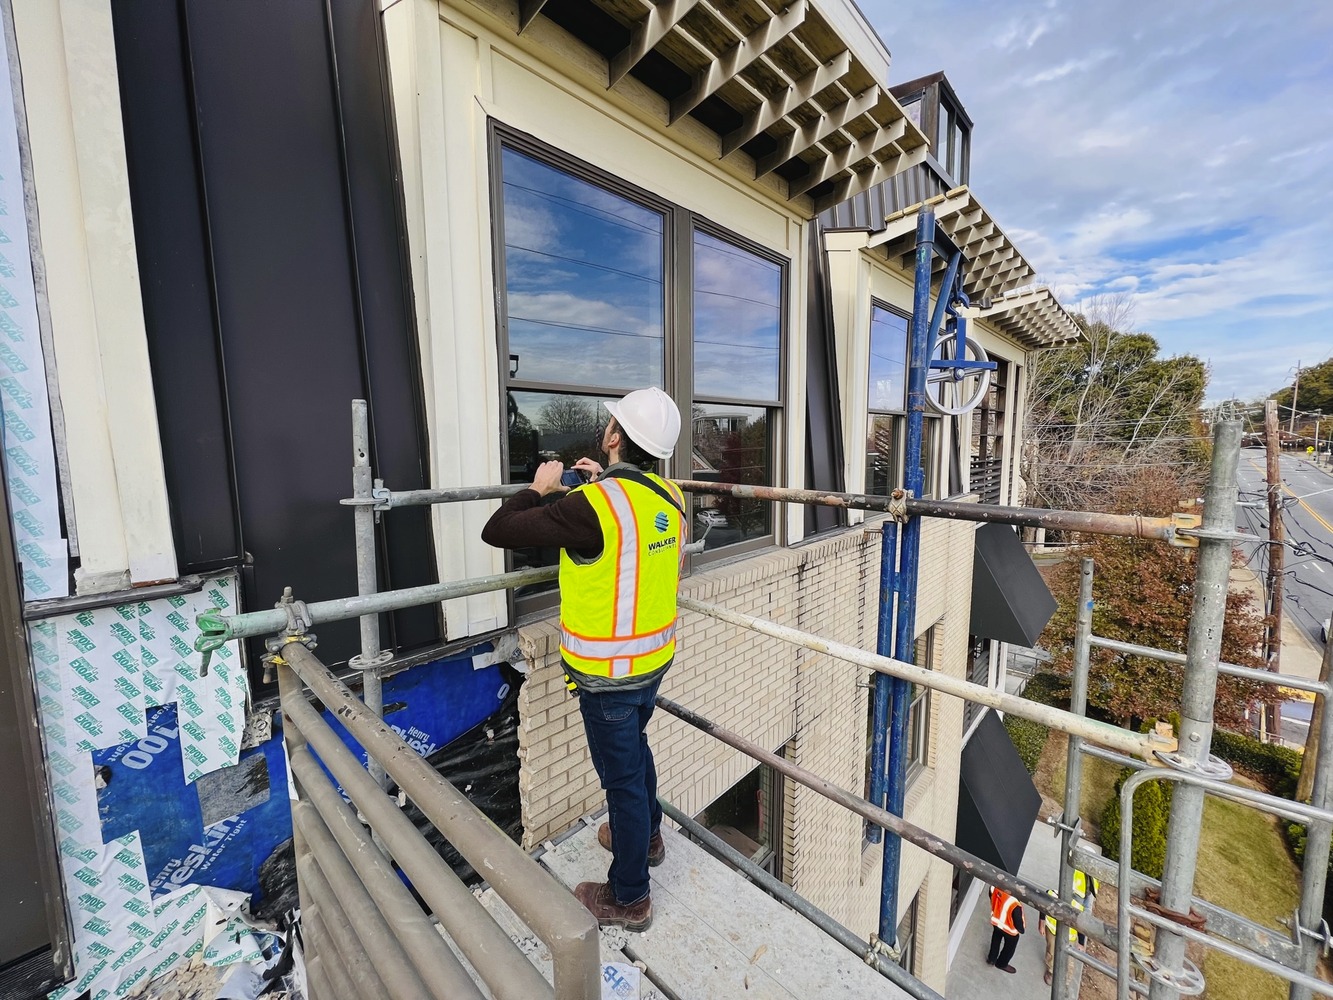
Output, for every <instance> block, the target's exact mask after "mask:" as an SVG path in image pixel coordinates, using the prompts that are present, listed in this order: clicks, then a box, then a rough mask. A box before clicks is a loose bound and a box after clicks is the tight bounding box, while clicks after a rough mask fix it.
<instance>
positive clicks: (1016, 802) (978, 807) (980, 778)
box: [955, 712, 1041, 875]
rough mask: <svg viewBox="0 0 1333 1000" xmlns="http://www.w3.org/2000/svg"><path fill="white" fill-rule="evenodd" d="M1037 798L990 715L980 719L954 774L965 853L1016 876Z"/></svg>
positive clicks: (960, 839)
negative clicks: (956, 775)
mask: <svg viewBox="0 0 1333 1000" xmlns="http://www.w3.org/2000/svg"><path fill="white" fill-rule="evenodd" d="M1040 808H1041V794H1040V793H1039V792H1038V791H1037V789H1036V786H1035V785H1033V784H1032V778H1031V777H1030V776H1029V775H1028V772H1027V768H1025V767H1024V766H1023V759H1022V758H1021V757H1019V756H1018V751H1017V750H1015V749H1014V743H1013V741H1012V740H1011V739H1010V738H1009V734H1008V733H1007V732H1006V731H1005V728H1004V723H1002V722H1001V721H1000V717H999V715H998V714H997V713H995V712H987V713H986V714H985V715H983V716H982V717H981V722H980V723H978V725H977V730H976V732H974V733H973V734H972V738H971V739H970V740H968V742H967V746H965V747H963V759H962V762H961V765H960V768H959V772H958V833H957V837H956V838H955V839H956V843H957V844H958V846H959V847H961V848H963V850H965V851H970V852H971V853H973V854H975V855H976V856H977V857H979V858H982V859H984V860H986V861H989V862H990V863H991V864H993V865H996V866H998V867H1000V868H1003V869H1004V870H1005V871H1007V872H1009V874H1011V875H1017V874H1018V869H1019V866H1020V865H1021V864H1022V863H1023V854H1024V852H1025V851H1026V850H1027V846H1028V837H1030V836H1031V834H1032V824H1033V823H1034V822H1035V821H1036V819H1037V812H1038V810H1039V809H1040Z"/></svg>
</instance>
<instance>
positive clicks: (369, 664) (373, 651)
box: [352, 399, 388, 788]
mask: <svg viewBox="0 0 1333 1000" xmlns="http://www.w3.org/2000/svg"><path fill="white" fill-rule="evenodd" d="M374 485H375V480H374V472H373V470H372V469H371V467H370V414H369V412H368V410H367V408H366V401H365V400H364V399H354V400H352V496H353V497H355V498H356V499H357V500H363V501H370V500H371V499H372V498H373V489H374ZM352 512H353V513H352V516H353V518H354V519H355V521H354V523H355V529H356V592H357V596H359V597H365V596H366V595H368V594H373V593H375V592H376V591H377V590H378V589H379V573H378V570H377V568H376V560H375V511H374V508H373V507H372V506H371V505H370V503H369V502H365V503H360V504H357V505H356V506H355V507H353V508H352ZM360 623H361V655H360V656H359V657H353V660H352V665H353V666H359V667H360V668H361V698H362V700H363V701H364V702H365V703H366V708H368V709H370V710H371V711H372V712H374V713H375V715H376V716H379V717H383V715H384V689H383V686H382V684H381V682H380V675H379V667H380V661H381V656H380V652H381V650H380V616H379V614H378V613H372V614H368V615H362V616H361V618H360ZM366 767H367V768H368V769H369V771H370V775H371V777H372V778H374V779H375V782H376V784H378V785H379V786H380V787H381V788H385V787H387V781H388V779H387V778H386V777H385V774H384V767H383V765H381V764H380V763H379V761H377V760H375V758H374V757H373V756H369V757H367V760H366Z"/></svg>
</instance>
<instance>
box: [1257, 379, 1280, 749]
mask: <svg viewBox="0 0 1333 1000" xmlns="http://www.w3.org/2000/svg"><path fill="white" fill-rule="evenodd" d="M1279 433H1280V432H1279V430H1278V422H1277V400H1275V399H1270V400H1267V401H1266V402H1265V403H1264V442H1265V446H1266V451H1267V454H1268V463H1267V467H1268V474H1267V477H1266V478H1267V480H1268V588H1267V589H1268V615H1267V617H1268V622H1269V624H1268V628H1267V630H1266V633H1265V641H1264V662H1265V663H1266V664H1267V666H1268V669H1269V670H1273V671H1276V670H1278V668H1279V666H1280V664H1281V662H1282V564H1283V558H1282V556H1283V546H1282V543H1283V535H1284V532H1283V527H1282V464H1281V450H1280V448H1279V445H1278V434H1279ZM1281 728H1282V716H1281V709H1280V708H1279V707H1278V702H1277V701H1276V700H1275V701H1273V702H1270V703H1269V704H1268V705H1266V706H1265V707H1264V711H1263V714H1262V715H1261V717H1260V723H1259V735H1260V737H1262V736H1263V735H1264V730H1265V729H1267V731H1268V732H1271V733H1275V734H1278V735H1281Z"/></svg>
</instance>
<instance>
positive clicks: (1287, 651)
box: [1231, 566, 1324, 680]
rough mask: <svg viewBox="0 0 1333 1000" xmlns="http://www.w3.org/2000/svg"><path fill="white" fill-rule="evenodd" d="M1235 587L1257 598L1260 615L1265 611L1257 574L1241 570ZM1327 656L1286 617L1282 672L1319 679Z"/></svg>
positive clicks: (1235, 575) (1235, 571)
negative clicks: (1320, 666) (1322, 663)
mask: <svg viewBox="0 0 1333 1000" xmlns="http://www.w3.org/2000/svg"><path fill="white" fill-rule="evenodd" d="M1231 586H1232V587H1233V588H1234V589H1237V590H1240V589H1244V590H1247V591H1249V593H1250V594H1251V595H1252V596H1253V597H1254V601H1255V607H1256V608H1257V609H1258V610H1259V612H1260V613H1262V612H1263V607H1264V586H1263V582H1262V581H1261V580H1260V579H1259V577H1258V575H1257V574H1256V573H1255V572H1254V570H1252V569H1250V568H1249V567H1248V566H1241V567H1238V568H1235V569H1232V571H1231ZM1323 656H1324V652H1323V650H1321V649H1320V648H1319V647H1318V646H1316V645H1315V644H1314V643H1312V642H1311V641H1310V638H1309V636H1307V635H1306V634H1305V632H1304V631H1302V630H1301V628H1300V626H1298V625H1297V624H1296V623H1295V622H1294V621H1292V619H1291V618H1290V617H1288V616H1286V615H1284V616H1283V618H1282V653H1281V668H1282V672H1283V673H1284V674H1295V675H1296V676H1297V677H1307V678H1310V679H1312V680H1313V679H1316V678H1318V677H1319V665H1320V663H1321V661H1322V660H1323Z"/></svg>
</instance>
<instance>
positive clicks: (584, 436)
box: [506, 391, 610, 596]
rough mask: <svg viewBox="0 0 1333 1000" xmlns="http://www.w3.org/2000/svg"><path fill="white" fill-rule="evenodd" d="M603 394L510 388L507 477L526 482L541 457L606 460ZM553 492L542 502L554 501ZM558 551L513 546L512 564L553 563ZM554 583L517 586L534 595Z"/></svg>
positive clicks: (516, 566) (569, 460)
mask: <svg viewBox="0 0 1333 1000" xmlns="http://www.w3.org/2000/svg"><path fill="white" fill-rule="evenodd" d="M608 398H610V397H605V396H575V395H569V394H563V393H554V392H512V391H511V392H510V393H508V395H507V400H506V403H507V406H506V408H507V410H508V414H507V415H508V427H509V431H508V435H509V477H508V479H507V482H510V483H522V484H525V485H526V484H527V483H530V482H532V477H533V476H534V475H535V474H536V472H537V466H538V465H540V464H541V463H542V462H549V461H552V460H557V459H558V460H559V461H561V462H564V463H565V466H566V467H569V466H570V465H573V464H574V462H575V461H577V460H578V459H579V458H581V457H583V456H584V455H587V456H588V457H589V458H592V459H595V460H597V461H598V462H601V463H602V464H603V465H605V464H606V456H605V455H603V454H602V453H601V450H600V446H601V433H600V431H601V428H602V427H603V426H604V425H605V423H606V421H607V419H608V417H609V416H610V415H609V414H608V413H607V412H606V408H605V407H604V406H602V403H603V401H604V400H606V399H608ZM557 499H558V497H557V496H550V497H547V498H545V499H544V500H543V503H554V502H555V501H556V500H557ZM559 561H560V550H559V549H558V548H554V547H547V548H532V549H515V550H514V569H527V568H529V567H532V566H554V565H556V564H557V563H559ZM554 589H555V584H554V583H547V584H541V585H540V586H536V587H524V588H520V589H519V590H518V591H517V594H518V595H519V596H522V595H523V594H535V593H540V592H542V591H547V590H554Z"/></svg>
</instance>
